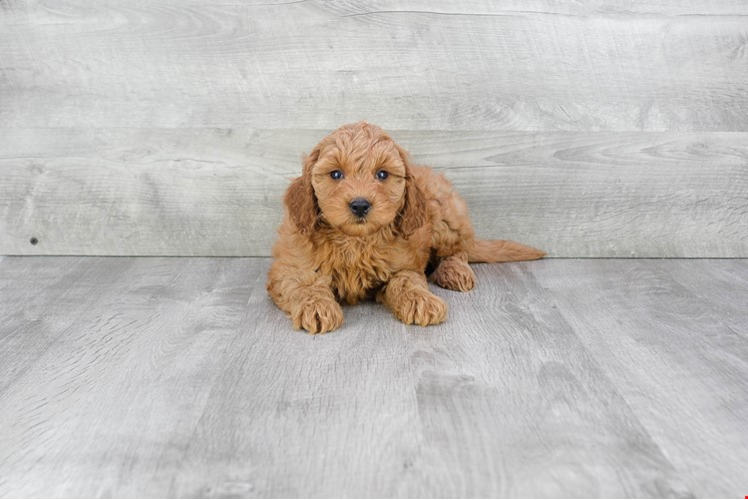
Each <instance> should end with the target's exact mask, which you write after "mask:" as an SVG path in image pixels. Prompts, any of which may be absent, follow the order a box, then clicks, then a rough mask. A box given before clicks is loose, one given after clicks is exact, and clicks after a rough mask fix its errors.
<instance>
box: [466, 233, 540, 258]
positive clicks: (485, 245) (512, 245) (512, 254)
mask: <svg viewBox="0 0 748 500" xmlns="http://www.w3.org/2000/svg"><path fill="white" fill-rule="evenodd" d="M544 255H545V252H543V251H542V250H538V249H537V248H532V247H528V246H527V245H523V244H521V243H517V242H516V241H509V240H479V239H477V238H476V239H475V240H473V246H472V248H470V249H468V261H469V262H514V261H517V260H536V259H540V258H542V257H543V256H544Z"/></svg>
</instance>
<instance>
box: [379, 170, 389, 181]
mask: <svg viewBox="0 0 748 500" xmlns="http://www.w3.org/2000/svg"><path fill="white" fill-rule="evenodd" d="M389 175H390V174H388V173H387V172H385V171H384V170H378V171H377V179H379V180H380V181H383V180H385V179H386V178H387V177H389Z"/></svg>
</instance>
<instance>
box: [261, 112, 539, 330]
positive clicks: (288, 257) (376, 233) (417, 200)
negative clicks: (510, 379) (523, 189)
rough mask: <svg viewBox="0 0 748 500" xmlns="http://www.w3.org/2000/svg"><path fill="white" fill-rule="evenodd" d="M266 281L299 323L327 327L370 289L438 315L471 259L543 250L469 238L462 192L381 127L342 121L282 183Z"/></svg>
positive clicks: (436, 319)
mask: <svg viewBox="0 0 748 500" xmlns="http://www.w3.org/2000/svg"><path fill="white" fill-rule="evenodd" d="M284 202H285V205H286V209H287V210H286V216H285V218H284V220H283V223H282V224H281V227H280V229H279V230H278V240H277V242H276V244H275V247H274V248H273V257H274V259H275V260H274V261H273V264H272V266H271V268H270V273H269V275H268V282H267V290H268V292H269V293H270V296H271V297H272V298H273V300H274V301H275V303H276V304H277V305H278V307H280V308H281V309H282V310H283V311H285V312H286V313H287V314H288V315H289V316H290V317H291V320H292V321H293V326H294V327H295V328H303V329H305V330H307V331H308V332H309V333H325V332H329V331H331V330H334V329H336V328H338V327H339V326H340V325H341V324H342V323H343V310H342V309H341V307H340V302H346V303H348V304H355V303H357V302H358V301H360V300H364V299H370V298H376V300H377V301H378V302H381V303H383V304H384V305H385V306H387V307H388V308H389V309H390V310H391V311H392V312H393V313H394V314H395V316H397V318H398V319H400V320H401V321H403V322H404V323H407V324H413V323H415V324H418V325H424V326H425V325H432V324H436V323H441V322H442V321H444V318H445V317H446V315H447V305H446V304H445V303H444V301H443V300H442V299H440V298H439V297H437V296H436V295H434V294H433V293H431V292H430V291H429V287H428V283H427V281H426V274H425V270H426V267H427V264H429V263H430V264H431V266H432V268H433V269H434V271H433V273H432V274H431V276H430V279H431V281H433V282H434V283H436V284H437V285H439V286H441V287H443V288H447V289H450V290H460V291H466V290H470V289H472V288H473V286H474V285H475V274H473V270H472V269H470V266H468V262H508V261H517V260H532V259H539V258H541V257H542V256H543V255H545V254H544V253H543V252H541V251H540V250H536V249H534V248H530V247H527V246H525V245H521V244H519V243H514V242H511V241H503V240H480V239H477V238H476V237H475V234H474V231H473V226H472V224H471V223H470V218H469V216H468V209H467V205H466V204H465V201H464V200H463V199H462V198H461V197H460V196H459V195H458V194H457V193H456V192H455V191H454V189H453V188H452V185H451V184H450V183H449V181H448V180H447V179H446V178H445V177H444V176H443V175H439V174H435V173H434V172H432V171H431V169H430V168H427V167H421V166H415V165H412V164H411V163H410V161H409V159H408V154H407V153H406V152H405V150H403V149H402V148H401V147H400V146H398V145H397V144H395V142H394V141H393V140H392V139H391V138H390V137H389V136H388V135H387V134H386V133H385V132H384V131H383V130H382V129H381V128H379V127H377V126H375V125H370V124H368V123H365V122H359V123H355V124H352V125H345V126H343V127H341V128H339V129H338V130H336V131H334V132H333V133H332V134H330V135H328V136H327V137H325V138H324V139H322V141H320V143H319V144H317V146H315V147H314V149H313V150H312V152H311V153H310V154H309V156H307V157H306V158H305V159H304V168H303V172H302V175H301V177H299V178H298V179H296V180H294V181H293V182H292V183H291V185H290V186H289V188H288V190H287V191H286V194H285V198H284Z"/></svg>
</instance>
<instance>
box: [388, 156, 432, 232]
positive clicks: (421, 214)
mask: <svg viewBox="0 0 748 500" xmlns="http://www.w3.org/2000/svg"><path fill="white" fill-rule="evenodd" d="M395 149H397V152H398V154H399V155H400V158H402V160H403V165H405V200H404V202H403V206H402V208H401V209H400V213H399V215H398V219H397V228H398V230H399V232H400V234H401V235H402V237H403V238H405V239H406V240H407V239H408V237H410V235H412V234H413V233H414V232H415V231H416V229H418V228H419V227H421V226H423V225H424V224H425V223H426V197H425V196H424V195H423V193H422V192H421V189H420V188H419V187H418V184H416V181H415V179H414V178H413V171H412V168H411V165H410V159H409V158H408V152H407V151H405V150H404V149H403V148H401V147H400V146H399V145H397V144H395Z"/></svg>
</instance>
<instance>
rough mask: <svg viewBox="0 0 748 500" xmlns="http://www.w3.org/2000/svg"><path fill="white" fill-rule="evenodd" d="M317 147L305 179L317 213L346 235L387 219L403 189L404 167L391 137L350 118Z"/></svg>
mask: <svg viewBox="0 0 748 500" xmlns="http://www.w3.org/2000/svg"><path fill="white" fill-rule="evenodd" d="M318 148H319V157H318V159H317V161H316V162H315V163H314V165H313V167H312V170H311V180H312V187H313V189H314V194H315V196H316V199H317V204H318V206H319V209H320V212H321V215H322V217H323V218H324V219H325V220H326V221H327V222H328V223H329V224H330V225H332V226H333V227H335V228H337V229H338V230H340V231H341V232H343V233H344V234H346V235H349V236H366V235H368V234H371V233H373V232H375V231H377V230H379V229H381V228H382V227H384V226H387V225H390V224H392V223H393V221H394V220H395V218H396V217H397V216H398V213H399V212H400V210H401V209H402V207H403V203H404V196H405V189H406V167H405V164H404V160H403V158H402V157H401V156H400V153H399V151H398V149H397V148H396V146H395V143H394V142H393V141H392V139H390V138H389V137H388V136H387V135H386V134H385V133H384V132H383V131H382V130H381V129H379V128H378V127H375V126H373V125H369V124H355V125H353V126H349V127H344V128H342V129H339V130H337V131H335V132H334V133H333V134H332V135H330V136H328V137H326V138H325V139H323V140H322V142H320V144H319V145H318Z"/></svg>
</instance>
